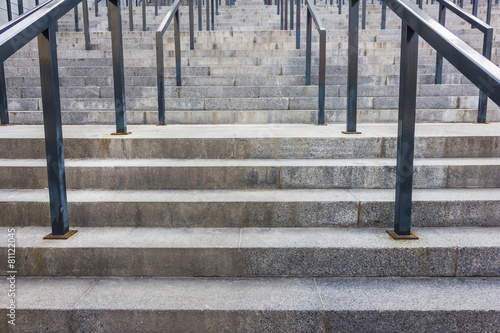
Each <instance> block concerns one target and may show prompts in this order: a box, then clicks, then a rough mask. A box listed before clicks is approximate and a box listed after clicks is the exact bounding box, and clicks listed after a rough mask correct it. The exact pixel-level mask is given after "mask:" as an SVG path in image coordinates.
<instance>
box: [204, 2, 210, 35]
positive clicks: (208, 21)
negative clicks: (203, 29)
mask: <svg viewBox="0 0 500 333" xmlns="http://www.w3.org/2000/svg"><path fill="white" fill-rule="evenodd" d="M205 8H206V15H207V31H210V0H207V3H206V7H205Z"/></svg>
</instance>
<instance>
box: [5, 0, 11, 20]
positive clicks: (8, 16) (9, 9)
mask: <svg viewBox="0 0 500 333" xmlns="http://www.w3.org/2000/svg"><path fill="white" fill-rule="evenodd" d="M6 1H7V20H9V22H10V21H12V7H11V6H10V0H6Z"/></svg>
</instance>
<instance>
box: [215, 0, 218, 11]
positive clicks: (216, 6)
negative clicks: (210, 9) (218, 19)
mask: <svg viewBox="0 0 500 333" xmlns="http://www.w3.org/2000/svg"><path fill="white" fill-rule="evenodd" d="M215 15H219V0H215Z"/></svg>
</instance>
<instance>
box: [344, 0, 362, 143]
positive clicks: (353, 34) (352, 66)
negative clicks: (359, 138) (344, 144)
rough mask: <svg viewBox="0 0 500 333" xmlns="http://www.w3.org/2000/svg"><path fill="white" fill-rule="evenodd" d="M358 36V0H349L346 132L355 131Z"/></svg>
mask: <svg viewBox="0 0 500 333" xmlns="http://www.w3.org/2000/svg"><path fill="white" fill-rule="evenodd" d="M358 38H359V0H349V30H348V46H347V119H346V130H345V131H346V132H347V133H353V134H354V133H356V134H357V133H358V132H356V115H357V112H358Z"/></svg>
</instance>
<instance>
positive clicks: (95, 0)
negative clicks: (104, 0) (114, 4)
mask: <svg viewBox="0 0 500 333" xmlns="http://www.w3.org/2000/svg"><path fill="white" fill-rule="evenodd" d="M94 12H95V17H98V16H99V0H94Z"/></svg>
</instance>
